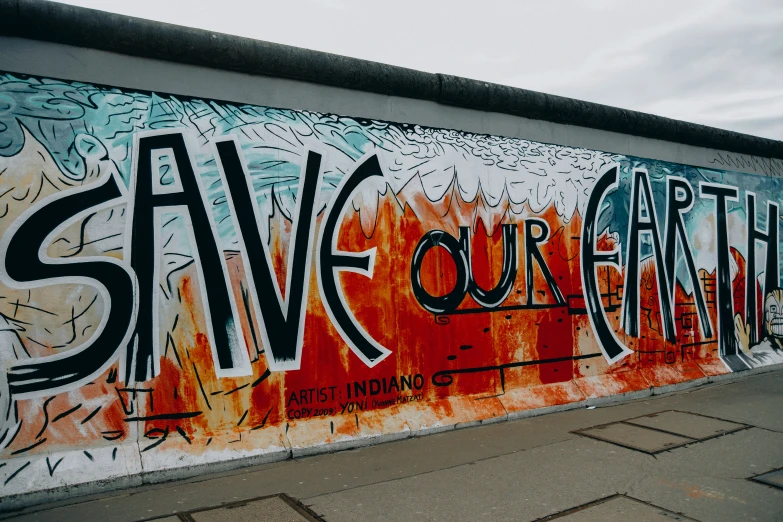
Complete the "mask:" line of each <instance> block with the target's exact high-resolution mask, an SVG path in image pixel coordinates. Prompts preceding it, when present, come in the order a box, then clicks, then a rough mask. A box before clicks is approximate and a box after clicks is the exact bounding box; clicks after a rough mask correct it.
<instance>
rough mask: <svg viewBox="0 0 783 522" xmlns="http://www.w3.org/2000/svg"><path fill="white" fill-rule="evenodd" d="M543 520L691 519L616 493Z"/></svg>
mask: <svg viewBox="0 0 783 522" xmlns="http://www.w3.org/2000/svg"><path fill="white" fill-rule="evenodd" d="M544 520H546V521H549V520H553V521H557V522H628V521H629V520H633V521H634V522H672V521H673V520H680V521H693V519H692V518H688V517H686V516H683V515H680V514H678V513H674V512H672V511H669V510H668V509H663V508H659V507H656V506H653V505H650V504H646V503H644V502H642V501H640V500H636V499H633V498H629V497H626V496H623V495H617V496H615V497H611V498H609V499H606V500H601V501H598V502H595V503H592V504H588V505H587V506H583V507H581V508H578V509H576V510H573V511H572V510H569V512H567V513H565V514H563V515H556V516H554V517H547V518H545V519H544Z"/></svg>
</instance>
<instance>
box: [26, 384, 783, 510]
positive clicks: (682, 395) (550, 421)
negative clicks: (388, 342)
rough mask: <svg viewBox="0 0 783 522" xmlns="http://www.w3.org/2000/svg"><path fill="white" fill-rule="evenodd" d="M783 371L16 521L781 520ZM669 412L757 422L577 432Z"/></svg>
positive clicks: (141, 491)
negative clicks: (640, 512)
mask: <svg viewBox="0 0 783 522" xmlns="http://www.w3.org/2000/svg"><path fill="white" fill-rule="evenodd" d="M781 404H783V371H776V372H774V373H767V374H763V375H757V376H749V377H747V378H745V379H742V380H740V381H736V382H731V383H725V384H711V385H707V386H705V387H703V388H699V389H695V390H691V391H686V392H678V393H673V394H670V395H665V396H655V397H648V398H645V399H642V400H637V401H635V402H631V403H627V404H620V405H614V406H606V407H598V408H595V409H592V410H590V409H579V410H572V411H566V412H561V413H555V414H551V415H546V416H542V417H535V418H529V419H521V420H518V421H512V422H505V423H499V424H492V425H486V426H480V427H476V428H469V429H464V430H457V431H450V432H446V433H440V434H435V435H431V436H427V437H422V438H412V439H406V440H402V441H397V442H391V443H387V444H382V445H378V446H373V447H366V448H361V449H356V450H352V451H345V452H341V453H334V454H327V455H319V456H314V457H308V458H303V459H296V460H289V461H284V462H278V463H274V464H267V465H264V466H259V467H255V468H249V469H246V470H243V471H240V472H235V473H231V474H224V475H222V476H215V475H213V476H209V477H202V478H201V480H199V481H189V482H180V483H174V484H167V485H157V486H149V487H145V488H137V489H134V490H131V491H128V492H126V493H125V494H122V495H117V496H112V497H104V498H99V499H92V500H89V501H84V502H81V503H79V504H75V505H71V506H60V507H55V506H41V507H39V508H33V509H29V510H27V511H26V513H23V514H17V515H16V516H12V518H13V520H19V521H27V520H29V521H33V520H37V521H40V522H45V521H54V520H127V521H133V520H142V519H150V518H153V517H164V516H170V515H171V514H173V513H178V512H188V511H193V510H197V509H203V508H205V507H210V506H219V505H220V504H224V503H231V502H237V501H240V500H247V499H252V498H258V497H261V496H265V495H271V494H275V493H287V494H288V495H290V496H292V497H295V498H297V499H299V500H301V501H302V503H303V504H305V505H307V506H310V508H311V509H312V510H313V511H315V512H316V513H318V514H319V515H321V516H323V518H324V519H325V520H341V521H342V520H345V521H352V520H357V521H360V520H361V521H363V520H377V519H381V518H383V519H385V520H416V519H424V520H480V519H490V518H491V519H492V520H535V519H537V518H541V517H545V516H549V515H553V514H555V513H559V512H561V511H564V510H568V509H571V508H574V507H576V506H580V505H583V504H587V503H589V502H593V501H595V500H598V499H600V498H605V497H608V496H611V495H614V494H617V493H620V494H625V495H627V496H629V497H632V498H635V499H639V500H641V501H644V502H649V503H650V504H653V505H655V506H657V507H660V508H663V509H666V510H669V511H673V512H676V513H682V514H684V515H686V516H688V517H691V518H694V519H696V520H701V521H708V520H710V521H712V520H717V521H720V520H726V521H735V520H783V490H780V489H776V488H773V487H771V486H767V485H764V484H760V483H757V482H753V481H750V480H747V479H748V478H749V477H751V476H754V475H758V474H762V473H766V472H768V471H770V470H773V469H777V468H781V467H783V414H781ZM664 410H679V411H685V412H692V413H699V414H702V415H709V416H713V417H718V418H721V419H725V420H728V421H732V422H737V423H744V424H749V425H751V426H753V427H751V428H749V429H744V430H741V431H737V432H734V433H730V434H727V435H723V436H719V437H716V438H712V439H709V440H706V441H703V442H698V443H695V444H690V445H687V446H684V447H680V448H677V449H674V450H671V451H668V452H664V453H659V454H657V455H655V456H652V455H648V454H645V453H641V452H638V451H633V450H630V449H626V448H623V447H620V446H616V445H612V444H609V443H607V442H601V441H598V440H593V439H589V438H586V437H582V436H579V435H575V434H573V433H571V432H572V431H574V430H578V429H584V428H589V427H591V426H596V425H600V424H607V423H610V422H615V421H619V420H625V419H630V418H632V417H638V416H640V415H646V414H650V413H654V412H659V411H664Z"/></svg>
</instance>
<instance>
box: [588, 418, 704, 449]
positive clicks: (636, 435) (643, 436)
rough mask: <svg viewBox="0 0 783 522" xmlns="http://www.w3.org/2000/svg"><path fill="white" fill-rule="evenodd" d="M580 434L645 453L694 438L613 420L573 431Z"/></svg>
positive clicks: (677, 445)
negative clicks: (601, 424) (610, 422)
mask: <svg viewBox="0 0 783 522" xmlns="http://www.w3.org/2000/svg"><path fill="white" fill-rule="evenodd" d="M574 433H578V434H580V435H584V436H586V437H592V438H594V439H598V440H602V441H605V442H609V443H612V444H617V445H618V446H622V447H624V448H631V449H635V450H639V451H644V452H646V453H658V452H661V451H667V450H670V449H672V448H676V447H679V446H684V445H685V444H689V443H691V442H695V439H692V438H689V437H681V436H679V435H673V434H671V433H665V432H663V431H658V430H651V429H648V428H643V427H641V426H634V425H631V424H626V423H624V422H613V423H612V424H604V425H603V426H595V427H593V428H588V429H584V430H579V431H575V432H574Z"/></svg>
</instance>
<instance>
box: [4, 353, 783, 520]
mask: <svg viewBox="0 0 783 522" xmlns="http://www.w3.org/2000/svg"><path fill="white" fill-rule="evenodd" d="M777 370H783V363H780V364H773V365H769V366H761V367H758V368H750V369H748V370H744V371H741V372H733V373H726V374H721V375H716V376H709V377H704V378H700V379H694V380H691V381H684V382H681V383H676V384H671V385H667V386H662V387H660V388H652V387H650V388H646V389H644V390H638V391H632V392H627V393H624V394H619V395H608V396H605V397H593V398H589V399H586V400H582V401H576V402H571V403H567V404H560V405H556V406H547V407H544V408H537V409H532V410H520V411H514V412H507V413H506V414H505V415H501V416H498V417H492V418H488V419H483V420H480V421H468V422H460V423H456V424H445V425H442V426H434V427H430V428H423V429H420V430H415V431H414V430H410V429H409V430H405V431H401V432H397V433H387V434H378V435H369V436H365V437H357V438H355V439H350V440H345V441H340V442H336V443H333V444H323V445H318V446H310V447H307V448H290V447H289V448H290V449H288V448H287V449H285V450H281V451H278V452H274V453H272V454H264V455H254V456H252V457H242V458H238V459H234V460H228V461H219V462H214V463H208V464H197V465H194V466H184V467H181V468H170V469H167V470H157V471H152V472H143V473H141V474H137V475H129V476H125V477H118V478H114V479H108V480H105V481H98V482H87V483H84V484H80V485H78V486H64V487H62V488H53V489H47V490H41V491H35V492H31V493H26V494H22V495H16V496H11V497H6V498H0V512H2V513H3V515H2V516H0V518H7V516H10V515H16V514H21V513H16V512H18V511H21V510H24V509H25V508H29V507H34V506H38V505H40V504H42V503H44V502H58V501H62V500H66V499H70V497H72V496H73V494H74V493H76V495H78V497H77V498H75V499H73V502H67V503H65V504H61V506H64V505H70V504H78V503H81V502H89V501H92V500H95V499H93V498H79V497H83V496H87V495H94V494H96V489H100V488H101V487H103V488H105V489H103V493H111V492H116V491H118V490H121V489H126V488H129V487H134V486H140V485H152V484H161V483H164V482H172V481H175V480H184V479H188V478H192V477H194V476H202V477H204V480H207V479H209V475H211V474H213V473H224V472H227V471H233V470H238V469H242V468H246V467H250V466H254V465H260V464H269V463H272V462H280V461H283V460H287V459H289V458H294V459H295V458H301V457H306V456H314V455H322V454H325V453H334V452H336V451H345V450H349V449H357V448H361V447H366V446H374V445H377V444H381V443H384V442H392V441H397V440H403V439H407V438H413V437H423V436H427V435H433V434H436V433H443V432H446V431H451V430H457V429H462V428H470V427H476V426H480V425H484V424H494V423H498V422H504V421H514V420H520V419H526V418H531V417H539V416H542V415H548V414H550V413H559V412H563V411H569V410H575V409H579V408H587V407H600V406H613V405H618V404H625V403H628V402H631V401H633V400H637V399H643V398H646V397H653V396H655V397H658V396H663V395H668V394H671V393H677V392H681V391H685V390H689V389H695V388H699V387H702V386H706V385H708V384H717V383H720V384H722V383H729V382H733V381H738V380H740V379H743V378H745V377H751V376H756V375H761V374H764V373H771V372H774V371H777ZM205 470H208V471H209V474H204V473H202V472H203V471H205ZM61 506H57V507H61ZM9 508H10V509H9ZM12 510H13V512H12Z"/></svg>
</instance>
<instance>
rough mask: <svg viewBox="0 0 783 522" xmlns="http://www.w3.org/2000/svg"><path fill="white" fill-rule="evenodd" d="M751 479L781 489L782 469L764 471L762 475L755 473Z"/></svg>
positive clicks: (782, 480) (782, 487)
mask: <svg viewBox="0 0 783 522" xmlns="http://www.w3.org/2000/svg"><path fill="white" fill-rule="evenodd" d="M753 480H755V481H757V482H762V483H764V484H768V485H770V486H775V487H776V488H780V489H783V469H779V470H776V471H770V472H769V473H764V474H763V475H756V476H755V477H753Z"/></svg>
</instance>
